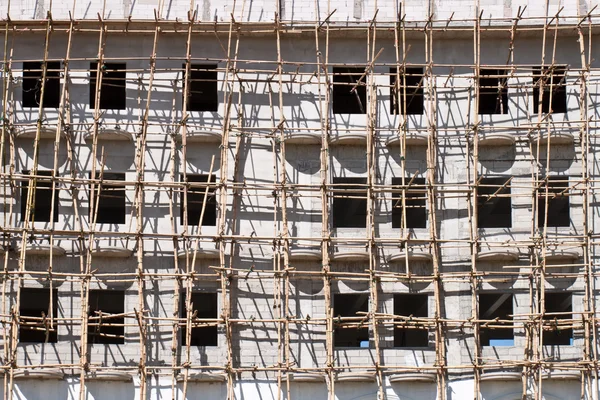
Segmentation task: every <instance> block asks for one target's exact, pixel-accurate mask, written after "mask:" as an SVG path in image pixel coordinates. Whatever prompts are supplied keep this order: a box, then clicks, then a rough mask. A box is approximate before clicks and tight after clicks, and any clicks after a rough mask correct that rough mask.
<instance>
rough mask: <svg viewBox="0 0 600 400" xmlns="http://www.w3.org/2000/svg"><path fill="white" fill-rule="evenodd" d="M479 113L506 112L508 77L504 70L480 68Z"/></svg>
mask: <svg viewBox="0 0 600 400" xmlns="http://www.w3.org/2000/svg"><path fill="white" fill-rule="evenodd" d="M479 114H508V77H507V76H506V70H503V69H482V70H480V74H479Z"/></svg>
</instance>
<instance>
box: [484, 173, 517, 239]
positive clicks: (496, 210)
mask: <svg viewBox="0 0 600 400" xmlns="http://www.w3.org/2000/svg"><path fill="white" fill-rule="evenodd" d="M509 179H510V178H506V177H500V178H483V179H481V181H480V183H479V186H478V193H477V207H478V210H477V212H478V214H479V216H478V220H477V224H478V226H479V227H480V228H510V227H512V205H511V199H510V182H509Z"/></svg>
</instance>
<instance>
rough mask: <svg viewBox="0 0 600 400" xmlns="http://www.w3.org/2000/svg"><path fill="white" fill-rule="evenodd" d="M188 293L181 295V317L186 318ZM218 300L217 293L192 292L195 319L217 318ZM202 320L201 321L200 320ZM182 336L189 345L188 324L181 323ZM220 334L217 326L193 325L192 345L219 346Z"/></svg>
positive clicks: (185, 343)
mask: <svg viewBox="0 0 600 400" xmlns="http://www.w3.org/2000/svg"><path fill="white" fill-rule="evenodd" d="M185 301H186V295H185V293H183V295H182V297H181V307H180V308H179V309H180V310H181V315H180V317H181V318H186V308H185ZM217 312H218V302H217V293H192V314H195V315H196V318H195V320H194V321H197V320H202V319H217V318H218V316H217ZM198 322H201V321H198ZM181 337H182V341H181V342H182V343H183V345H184V346H187V344H188V343H187V326H186V323H185V322H183V323H182V325H181ZM217 342H218V334H217V327H216V326H201V327H192V332H191V340H190V346H217Z"/></svg>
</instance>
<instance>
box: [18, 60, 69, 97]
mask: <svg viewBox="0 0 600 400" xmlns="http://www.w3.org/2000/svg"><path fill="white" fill-rule="evenodd" d="M46 67H47V69H46V82H45V85H42V75H43V73H42V69H43V68H44V63H43V62H36V61H28V62H24V63H23V85H22V90H23V91H22V95H23V107H32V108H37V107H39V106H40V99H41V96H42V86H45V88H44V104H43V106H44V107H48V108H58V107H59V105H60V71H61V68H60V61H47V62H46Z"/></svg>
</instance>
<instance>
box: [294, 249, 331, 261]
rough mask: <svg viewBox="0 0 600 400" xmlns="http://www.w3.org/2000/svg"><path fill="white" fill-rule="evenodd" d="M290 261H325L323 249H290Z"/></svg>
mask: <svg viewBox="0 0 600 400" xmlns="http://www.w3.org/2000/svg"><path fill="white" fill-rule="evenodd" d="M289 259H290V261H320V260H322V259H323V255H322V253H321V249H319V248H309V247H306V248H299V247H296V248H294V247H292V248H290V253H289Z"/></svg>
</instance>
